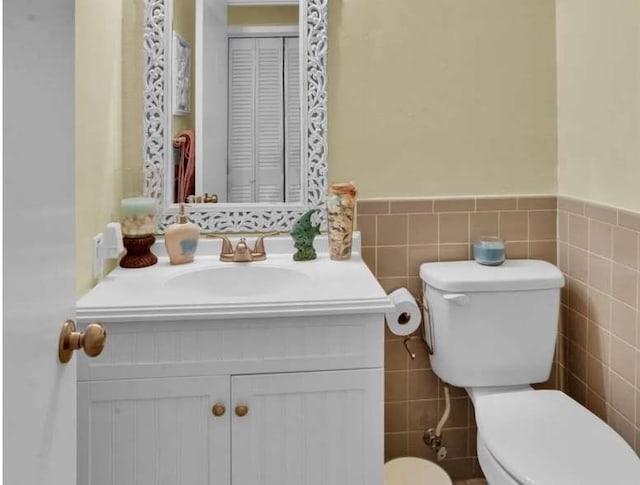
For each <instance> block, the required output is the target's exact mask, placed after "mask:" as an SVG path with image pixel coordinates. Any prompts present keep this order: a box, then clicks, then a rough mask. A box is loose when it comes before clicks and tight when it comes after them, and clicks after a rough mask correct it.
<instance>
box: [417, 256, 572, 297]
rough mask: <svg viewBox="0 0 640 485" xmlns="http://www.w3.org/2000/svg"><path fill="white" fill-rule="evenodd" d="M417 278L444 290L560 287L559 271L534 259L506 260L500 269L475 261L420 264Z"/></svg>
mask: <svg viewBox="0 0 640 485" xmlns="http://www.w3.org/2000/svg"><path fill="white" fill-rule="evenodd" d="M420 277H421V278H422V280H423V281H424V282H425V283H426V284H427V285H429V286H431V287H433V288H437V289H439V290H443V291H519V290H543V289H549V288H562V287H563V286H564V277H563V276H562V272H561V271H560V270H559V269H558V268H557V267H555V266H554V265H553V264H551V263H547V262H546V261H540V260H537V259H508V260H506V261H505V262H504V263H503V264H501V265H500V266H484V265H482V264H478V263H476V262H475V261H450V262H442V263H423V264H422V265H421V266H420Z"/></svg>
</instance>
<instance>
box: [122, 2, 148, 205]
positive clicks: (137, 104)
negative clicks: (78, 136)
mask: <svg viewBox="0 0 640 485" xmlns="http://www.w3.org/2000/svg"><path fill="white" fill-rule="evenodd" d="M122 2H123V15H122V97H123V99H122V112H123V117H122V142H123V146H122V163H123V180H122V184H123V188H124V196H125V197H138V196H141V195H142V183H143V177H142V145H143V143H142V134H143V130H144V126H143V121H142V111H143V109H144V96H143V91H144V80H143V75H142V70H143V67H142V66H143V62H144V60H143V55H144V53H143V50H142V45H143V44H142V41H143V36H144V0H122Z"/></svg>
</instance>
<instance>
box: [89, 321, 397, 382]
mask: <svg viewBox="0 0 640 485" xmlns="http://www.w3.org/2000/svg"><path fill="white" fill-rule="evenodd" d="M105 326H106V329H107V332H108V335H109V337H108V342H107V345H106V346H105V349H104V351H103V352H102V354H101V355H100V356H98V357H96V358H92V359H89V358H87V357H85V356H78V359H79V360H78V380H79V381H94V380H111V379H132V378H157V377H183V376H205V375H223V374H265V373H275V372H306V371H313V370H342V369H362V368H378V367H383V365H384V319H383V317H382V315H380V314H379V315H350V316H341V317H309V318H278V319H268V318H266V319H261V320H227V321H224V320H212V321H187V322H180V321H175V322H131V323H129V324H124V323H118V324H109V323H107V324H105ZM82 327H83V326H82V325H81V328H82Z"/></svg>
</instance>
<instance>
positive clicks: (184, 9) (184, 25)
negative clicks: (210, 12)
mask: <svg viewBox="0 0 640 485" xmlns="http://www.w3.org/2000/svg"><path fill="white" fill-rule="evenodd" d="M173 9H174V10H173V30H175V31H176V32H177V33H178V34H180V35H181V36H182V37H183V38H184V39H186V41H187V42H189V44H191V111H190V112H189V114H186V115H184V116H173V127H172V128H173V134H174V135H177V134H178V133H180V132H181V131H184V130H194V131H195V129H196V126H195V109H194V100H195V96H196V70H195V66H196V21H195V18H196V2H195V0H180V1H178V2H174V4H173ZM140 72H142V66H141V67H140Z"/></svg>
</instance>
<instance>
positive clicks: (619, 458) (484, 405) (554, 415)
mask: <svg viewBox="0 0 640 485" xmlns="http://www.w3.org/2000/svg"><path fill="white" fill-rule="evenodd" d="M467 392H468V393H469V396H470V397H471V400H472V401H473V404H474V408H475V414H476V422H477V424H478V443H477V449H478V460H479V462H480V466H481V467H482V470H483V472H484V474H485V476H486V478H487V480H488V481H489V484H490V485H521V484H555V483H557V484H562V485H598V484H621V485H622V484H627V483H628V484H635V483H640V481H639V480H640V459H638V457H637V456H636V454H635V452H634V451H633V450H632V449H631V447H630V446H629V445H628V444H627V443H626V442H625V441H624V440H623V439H622V437H620V435H618V434H617V433H616V432H615V431H614V430H613V429H611V428H610V427H609V426H608V425H607V424H606V423H605V422H604V421H602V420H601V419H600V418H598V417H597V416H596V415H595V414H593V413H591V412H590V411H588V410H587V409H586V408H584V407H582V406H581V405H580V404H578V403H577V402H576V401H574V400H573V399H571V398H570V397H569V396H567V395H566V394H564V393H563V392H560V391H546V390H545V391H542V390H541V391H536V390H533V389H531V388H529V389H526V390H523V389H522V388H519V389H517V390H515V391H514V390H510V389H499V390H494V391H493V392H491V391H487V390H486V389H473V388H471V389H467Z"/></svg>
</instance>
